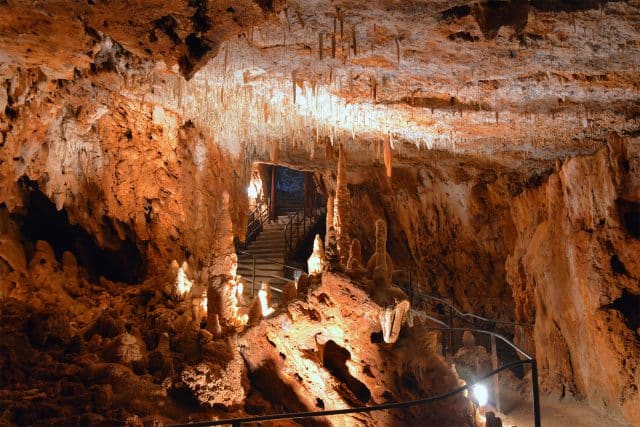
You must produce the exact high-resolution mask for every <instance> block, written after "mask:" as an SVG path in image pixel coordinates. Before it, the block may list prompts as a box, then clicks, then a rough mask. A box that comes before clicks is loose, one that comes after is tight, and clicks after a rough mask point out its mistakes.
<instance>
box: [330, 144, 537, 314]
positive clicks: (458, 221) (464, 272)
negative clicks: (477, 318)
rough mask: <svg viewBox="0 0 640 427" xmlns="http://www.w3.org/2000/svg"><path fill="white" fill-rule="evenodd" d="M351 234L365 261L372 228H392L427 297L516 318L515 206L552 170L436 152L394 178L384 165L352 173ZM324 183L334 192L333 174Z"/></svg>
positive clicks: (402, 262) (392, 239) (394, 248)
mask: <svg viewBox="0 0 640 427" xmlns="http://www.w3.org/2000/svg"><path fill="white" fill-rule="evenodd" d="M349 159H352V161H353V159H355V156H354V155H353V154H351V155H350V154H349V152H347V165H348V166H347V168H348V174H349V177H348V181H349V190H350V193H351V211H352V212H353V213H352V233H353V237H357V238H359V239H360V240H361V242H362V247H363V255H364V257H365V259H368V257H369V256H371V255H372V254H373V251H374V244H375V235H374V232H373V224H374V222H375V220H376V219H378V218H382V219H384V220H385V221H386V222H387V223H388V224H389V239H388V243H387V250H388V251H389V253H390V254H391V256H392V258H393V259H394V262H395V263H396V265H395V267H396V269H414V283H415V285H416V286H418V287H419V288H420V289H421V290H422V291H423V292H427V293H432V294H439V295H442V296H447V297H449V296H450V295H451V296H453V298H454V300H455V301H456V303H457V304H458V305H460V306H461V307H463V308H465V309H466V310H469V311H475V312H477V313H482V314H486V315H489V316H491V317H495V316H498V317H503V318H505V319H513V318H514V312H513V300H512V296H511V288H510V286H509V285H508V283H507V277H506V273H505V269H504V263H505V261H506V259H507V256H508V254H509V251H510V250H511V248H512V247H513V245H514V238H515V229H514V225H513V223H512V219H511V215H510V210H509V209H510V205H509V204H510V200H511V198H512V197H514V196H515V195H516V194H517V193H518V192H519V191H521V190H522V188H525V187H527V186H530V185H534V184H533V182H532V176H533V177H534V179H533V181H535V179H537V177H538V176H539V175H537V174H546V173H548V172H547V166H545V165H542V166H538V167H537V168H535V169H534V170H533V172H530V174H531V175H528V174H527V173H519V172H515V171H514V170H513V169H510V168H506V167H504V166H502V165H501V164H499V163H497V162H491V161H487V160H482V159H478V158H473V157H469V156H459V157H456V156H454V155H449V154H445V153H436V154H433V153H432V154H430V155H427V159H426V160H425V161H424V162H422V163H421V164H415V163H409V164H407V163H403V162H402V161H400V160H399V161H398V162H397V164H396V165H394V167H393V174H392V178H391V179H389V178H387V176H386V174H385V169H384V166H383V165H380V166H378V167H369V168H363V167H351V168H350V167H349V161H350V160H349ZM320 181H321V182H322V183H323V187H325V188H326V189H327V191H329V192H332V191H335V177H334V176H333V174H332V173H330V172H325V173H323V174H322V175H321V178H320Z"/></svg>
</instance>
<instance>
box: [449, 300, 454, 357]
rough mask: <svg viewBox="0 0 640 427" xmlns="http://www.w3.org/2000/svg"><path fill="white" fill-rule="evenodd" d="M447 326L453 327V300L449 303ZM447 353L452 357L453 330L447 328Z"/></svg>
mask: <svg viewBox="0 0 640 427" xmlns="http://www.w3.org/2000/svg"><path fill="white" fill-rule="evenodd" d="M449 328H453V302H451V303H450V304H449ZM449 354H450V355H451V357H453V331H452V330H451V329H449Z"/></svg>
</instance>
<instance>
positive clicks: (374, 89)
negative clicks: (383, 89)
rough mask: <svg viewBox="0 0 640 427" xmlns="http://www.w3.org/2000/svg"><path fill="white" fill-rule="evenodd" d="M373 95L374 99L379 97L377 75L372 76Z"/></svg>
mask: <svg viewBox="0 0 640 427" xmlns="http://www.w3.org/2000/svg"><path fill="white" fill-rule="evenodd" d="M371 96H372V98H373V100H374V101H376V99H377V98H378V80H376V77H375V76H371Z"/></svg>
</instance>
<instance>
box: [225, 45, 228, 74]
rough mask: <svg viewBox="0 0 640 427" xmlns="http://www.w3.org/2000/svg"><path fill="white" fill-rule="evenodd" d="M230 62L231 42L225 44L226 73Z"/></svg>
mask: <svg viewBox="0 0 640 427" xmlns="http://www.w3.org/2000/svg"><path fill="white" fill-rule="evenodd" d="M228 64H229V43H228V42H227V44H225V46H224V74H227V65H228Z"/></svg>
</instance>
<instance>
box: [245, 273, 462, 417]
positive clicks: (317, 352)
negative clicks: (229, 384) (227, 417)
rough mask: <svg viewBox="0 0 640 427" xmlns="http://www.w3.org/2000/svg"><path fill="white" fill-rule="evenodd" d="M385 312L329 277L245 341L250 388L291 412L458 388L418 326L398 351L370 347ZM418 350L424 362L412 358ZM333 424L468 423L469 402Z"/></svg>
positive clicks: (456, 401) (456, 400)
mask: <svg viewBox="0 0 640 427" xmlns="http://www.w3.org/2000/svg"><path fill="white" fill-rule="evenodd" d="M382 311H383V310H382V309H381V308H380V307H379V306H378V305H376V304H375V303H374V302H373V301H372V300H371V299H370V298H369V297H368V295H367V293H366V292H365V291H364V290H361V289H359V288H358V287H357V285H355V284H353V283H350V280H349V279H347V278H346V277H343V276H337V275H334V274H331V273H327V272H325V273H324V274H323V276H322V282H321V283H320V284H318V285H317V286H316V287H315V288H314V289H313V290H312V291H310V292H309V293H308V294H307V295H306V296H305V297H304V298H301V299H298V300H296V301H294V302H292V303H290V304H289V305H288V306H287V308H286V311H284V312H282V313H279V314H277V315H275V316H274V317H272V318H270V319H268V320H265V321H263V322H261V323H260V324H259V325H257V326H256V327H255V328H252V329H250V330H248V331H247V333H246V334H244V335H242V336H241V337H240V345H241V352H242V354H243V356H244V358H245V360H246V362H247V366H248V369H249V376H250V377H251V378H252V379H253V382H252V385H253V387H255V389H256V390H257V391H259V392H261V393H263V395H264V398H266V399H267V400H268V401H269V402H270V403H271V404H277V405H282V407H283V408H284V409H285V410H286V411H288V412H290V411H307V410H320V409H322V408H327V409H328V408H335V409H338V408H347V407H351V406H356V405H364V404H368V405H371V404H374V403H383V402H388V401H400V400H404V399H409V398H412V397H413V398H415V397H417V396H419V395H421V393H423V391H424V390H432V391H431V392H432V393H435V394H439V393H440V392H442V391H444V390H447V389H448V390H450V389H453V388H455V387H456V386H457V384H458V379H457V377H456V375H455V374H454V373H453V372H452V371H451V369H450V368H449V367H448V366H447V365H446V363H444V362H443V361H442V359H441V358H440V357H439V356H438V355H437V354H435V352H434V349H435V348H434V347H432V348H424V347H425V346H426V345H428V342H429V341H430V340H429V339H426V336H425V335H422V334H421V333H420V329H419V328H416V329H417V330H414V329H413V328H410V329H408V330H406V331H404V332H403V335H402V337H401V338H400V339H399V340H398V341H397V342H396V345H395V347H394V348H393V349H390V348H389V347H388V346H387V345H386V344H384V343H375V342H373V341H374V340H372V338H371V337H372V336H374V335H375V334H380V333H382V331H381V328H380V323H379V320H378V316H379V314H380V313H381V312H382ZM372 334H373V335H372ZM418 349H420V350H418ZM416 352H419V353H420V354H421V358H420V360H415V359H414V357H413V354H415V353H416ZM426 372H429V373H428V374H426ZM409 377H411V378H414V379H415V380H416V382H415V383H412V384H416V386H417V387H418V388H414V387H413V386H411V387H407V386H406V384H407V383H406V382H403V381H404V380H406V379H407V378H409ZM418 384H419V385H418ZM421 387H422V388H421ZM418 420H419V421H418ZM445 420H446V421H445ZM328 422H330V423H331V424H332V425H354V424H366V425H381V426H382V425H411V424H412V423H416V422H419V423H425V424H426V423H429V424H432V423H433V425H439V424H447V423H450V424H451V425H469V424H468V423H470V422H471V417H470V412H469V401H468V400H466V398H464V397H462V396H461V395H460V396H458V397H455V398H453V399H451V400H447V401H446V403H438V404H436V405H429V406H425V407H415V408H413V409H411V410H407V409H403V410H402V411H383V412H379V413H376V414H371V415H368V414H360V415H345V416H339V417H331V418H329V419H328Z"/></svg>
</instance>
